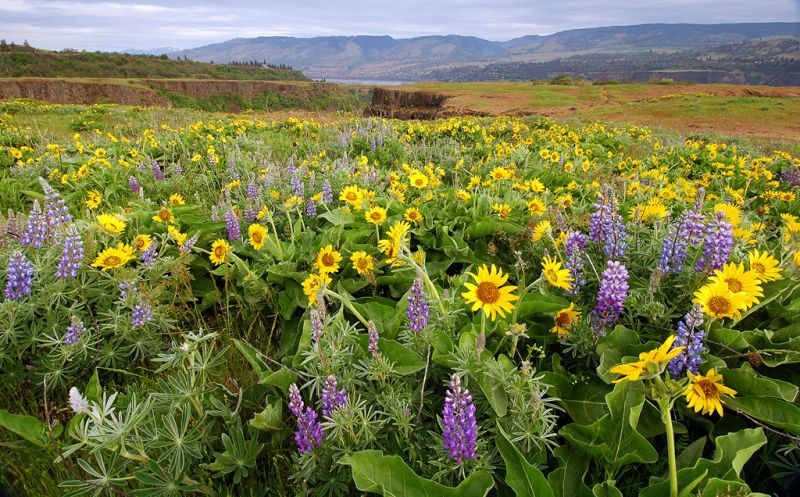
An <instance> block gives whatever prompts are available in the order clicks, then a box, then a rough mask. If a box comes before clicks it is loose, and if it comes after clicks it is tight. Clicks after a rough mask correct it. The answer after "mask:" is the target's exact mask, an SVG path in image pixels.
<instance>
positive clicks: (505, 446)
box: [495, 432, 554, 497]
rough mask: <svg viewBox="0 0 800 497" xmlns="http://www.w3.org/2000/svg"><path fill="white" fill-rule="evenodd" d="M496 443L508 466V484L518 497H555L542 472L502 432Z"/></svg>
mask: <svg viewBox="0 0 800 497" xmlns="http://www.w3.org/2000/svg"><path fill="white" fill-rule="evenodd" d="M495 442H496V443H497V449H498V450H499V451H500V455H501V456H502V457H503V462H505V464H506V484H507V485H508V486H509V487H511V488H512V489H513V490H514V493H515V494H516V495H517V497H554V495H553V489H552V488H550V484H549V483H548V482H547V480H546V479H545V477H544V475H543V474H542V472H541V471H539V470H538V469H537V468H536V467H535V466H532V465H531V464H530V463H529V462H528V461H527V460H525V458H524V457H523V456H522V454H520V452H519V451H518V450H517V448H516V447H514V445H513V444H512V443H511V442H509V441H508V440H507V439H506V437H505V436H504V435H503V433H502V432H500V433H498V434H497V436H496V437H495Z"/></svg>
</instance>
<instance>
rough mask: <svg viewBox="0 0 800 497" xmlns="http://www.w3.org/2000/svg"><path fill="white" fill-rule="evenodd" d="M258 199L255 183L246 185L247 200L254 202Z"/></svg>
mask: <svg viewBox="0 0 800 497" xmlns="http://www.w3.org/2000/svg"><path fill="white" fill-rule="evenodd" d="M256 198H258V185H256V183H255V181H251V182H249V183H247V200H251V201H255V200H256Z"/></svg>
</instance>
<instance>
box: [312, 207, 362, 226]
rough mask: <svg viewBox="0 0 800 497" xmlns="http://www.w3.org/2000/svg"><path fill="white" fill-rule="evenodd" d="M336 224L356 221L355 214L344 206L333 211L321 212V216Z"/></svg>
mask: <svg viewBox="0 0 800 497" xmlns="http://www.w3.org/2000/svg"><path fill="white" fill-rule="evenodd" d="M317 217H320V218H322V219H324V220H326V221H328V222H329V223H331V224H332V225H334V226H341V225H343V224H349V223H352V222H353V221H355V219H356V218H355V216H353V214H352V213H350V212H348V211H347V210H345V209H344V208H343V207H339V208H338V209H333V210H332V211H329V212H325V213H323V214H320V215H319V216H317Z"/></svg>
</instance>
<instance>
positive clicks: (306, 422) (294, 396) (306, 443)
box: [289, 383, 325, 454]
mask: <svg viewBox="0 0 800 497" xmlns="http://www.w3.org/2000/svg"><path fill="white" fill-rule="evenodd" d="M289 410H290V411H292V414H294V417H295V418H297V432H296V433H295V434H294V441H295V442H296V443H297V449H298V450H299V451H300V453H301V454H305V453H307V452H311V451H312V450H313V449H314V447H316V446H317V445H320V444H322V437H323V435H325V432H324V431H323V429H322V425H321V424H319V422H318V421H317V413H316V411H314V410H313V409H311V407H306V406H305V404H304V403H303V398H302V397H300V390H298V388H297V385H295V384H294V383H292V384H291V385H290V386H289Z"/></svg>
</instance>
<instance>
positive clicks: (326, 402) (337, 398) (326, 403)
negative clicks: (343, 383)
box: [322, 375, 350, 417]
mask: <svg viewBox="0 0 800 497" xmlns="http://www.w3.org/2000/svg"><path fill="white" fill-rule="evenodd" d="M338 387H339V384H338V382H337V381H336V377H335V376H333V375H330V376H328V377H327V378H326V379H325V386H324V387H323V388H322V415H323V416H325V417H330V415H331V413H332V412H333V411H335V410H336V409H338V408H340V407H342V406H343V405H346V404H347V403H348V402H350V398H349V397H348V395H347V390H345V389H344V388H342V389H341V390H337V388H338Z"/></svg>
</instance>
